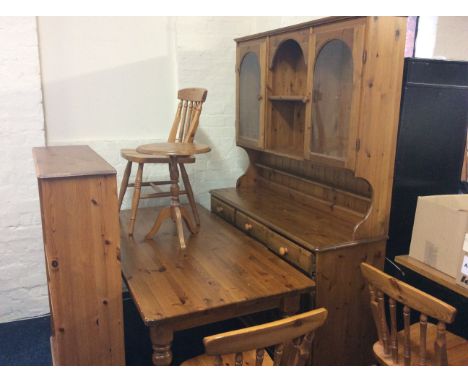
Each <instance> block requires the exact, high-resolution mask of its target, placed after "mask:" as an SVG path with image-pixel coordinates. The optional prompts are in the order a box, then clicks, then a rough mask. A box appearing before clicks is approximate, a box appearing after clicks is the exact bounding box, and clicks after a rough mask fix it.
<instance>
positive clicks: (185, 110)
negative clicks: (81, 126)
mask: <svg viewBox="0 0 468 382" xmlns="http://www.w3.org/2000/svg"><path fill="white" fill-rule="evenodd" d="M207 94H208V91H207V90H206V89H202V88H187V89H180V90H179V91H178V93H177V99H178V100H179V102H178V105H177V111H176V115H175V117H174V121H173V123H172V127H171V130H170V132H169V137H168V139H167V141H168V142H169V143H173V142H182V143H193V140H194V137H195V134H196V132H197V129H198V126H199V122H200V115H201V112H202V106H203V103H204V102H205V100H206V97H207ZM120 153H121V156H122V157H123V158H124V159H126V160H127V165H126V168H125V172H124V175H123V178H122V183H121V186H120V191H119V210H120V208H121V207H122V202H123V199H124V196H125V193H126V191H127V187H134V193H133V199H132V212H131V215H130V221H129V229H128V233H129V235H133V230H134V227H135V221H136V216H137V210H138V204H139V202H140V199H152V198H163V197H170V196H171V193H170V192H161V191H160V190H159V188H158V187H159V186H163V185H170V184H171V183H172V182H171V181H170V180H163V181H146V182H143V167H144V165H145V164H146V163H162V164H167V165H169V157H165V156H155V155H147V154H140V153H139V152H137V151H136V149H122V150H121V151H120ZM194 162H195V158H194V157H179V158H178V164H179V167H180V172H181V175H182V180H183V182H184V187H185V189H184V190H181V191H180V192H179V193H180V194H181V195H187V198H188V200H189V203H190V207H191V209H192V213H193V216H194V219H195V222H196V224H197V226H199V225H200V218H199V216H198V212H197V208H196V205H195V197H194V195H193V190H192V186H191V184H190V180H189V177H188V174H187V171H186V169H185V164H187V163H194ZM133 163H138V170H137V174H136V177H135V181H134V182H133V183H129V179H130V174H131V171H132V164H133ZM144 186H150V187H152V188H153V189H154V191H155V192H153V193H149V194H145V195H141V188H142V187H144Z"/></svg>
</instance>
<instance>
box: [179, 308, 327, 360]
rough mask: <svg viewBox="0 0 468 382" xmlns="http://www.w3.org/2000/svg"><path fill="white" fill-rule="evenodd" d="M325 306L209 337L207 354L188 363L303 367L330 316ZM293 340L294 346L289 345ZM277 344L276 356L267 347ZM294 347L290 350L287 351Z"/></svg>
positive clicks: (206, 341) (206, 344) (206, 343)
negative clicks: (318, 331)
mask: <svg viewBox="0 0 468 382" xmlns="http://www.w3.org/2000/svg"><path fill="white" fill-rule="evenodd" d="M327 314H328V312H327V310H326V309H325V308H319V309H315V310H312V311H309V312H306V313H302V314H297V315H295V316H291V317H288V318H284V319H281V320H278V321H274V322H271V323H267V324H262V325H257V326H253V327H249V328H245V329H239V330H233V331H230V332H226V333H222V334H216V335H213V336H209V337H205V338H204V339H203V343H204V345H205V351H206V353H205V354H203V355H201V356H199V357H195V358H192V359H190V360H188V361H186V362H184V363H183V364H182V365H184V366H208V365H215V366H279V365H284V366H286V365H288V366H292V365H295V366H302V365H305V364H307V363H308V362H309V359H310V352H311V348H312V341H313V338H314V334H315V331H316V330H317V329H318V328H319V327H320V326H322V325H323V324H324V322H325V320H326V319H327ZM291 341H292V347H291V348H289V347H288V346H287V345H286V344H288V343H290V342H291ZM271 346H274V349H275V350H274V355H273V359H271V358H270V356H269V354H268V352H266V351H265V349H266V348H268V347H271ZM286 350H290V351H286Z"/></svg>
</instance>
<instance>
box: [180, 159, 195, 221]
mask: <svg viewBox="0 0 468 382" xmlns="http://www.w3.org/2000/svg"><path fill="white" fill-rule="evenodd" d="M179 166H180V173H181V175H182V180H183V181H184V187H185V191H187V198H188V200H189V203H190V207H192V212H193V217H194V218H195V223H197V226H199V225H200V217H199V216H198V211H197V205H196V204H195V197H194V196H193V190H192V185H191V184H190V179H189V177H188V174H187V170H186V169H185V166H184V164H183V163H179Z"/></svg>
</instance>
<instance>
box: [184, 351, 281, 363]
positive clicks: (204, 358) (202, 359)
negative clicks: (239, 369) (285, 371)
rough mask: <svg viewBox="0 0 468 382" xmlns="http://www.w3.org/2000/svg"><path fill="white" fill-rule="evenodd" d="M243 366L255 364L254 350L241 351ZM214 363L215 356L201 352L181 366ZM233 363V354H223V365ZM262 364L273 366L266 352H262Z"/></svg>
mask: <svg viewBox="0 0 468 382" xmlns="http://www.w3.org/2000/svg"><path fill="white" fill-rule="evenodd" d="M243 356H244V363H243V365H244V366H255V358H256V351H255V350H249V351H247V352H244V353H243ZM213 365H215V357H214V356H211V355H206V354H202V355H199V356H198V357H194V358H191V359H188V360H187V361H185V362H183V363H182V364H181V366H213ZM234 365H235V354H226V355H223V366H234ZM262 366H273V360H272V359H271V357H270V356H269V355H268V352H267V351H265V352H264V356H263V365H262Z"/></svg>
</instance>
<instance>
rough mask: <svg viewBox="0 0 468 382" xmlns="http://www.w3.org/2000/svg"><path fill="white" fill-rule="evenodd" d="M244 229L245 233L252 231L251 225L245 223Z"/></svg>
mask: <svg viewBox="0 0 468 382" xmlns="http://www.w3.org/2000/svg"><path fill="white" fill-rule="evenodd" d="M244 228H245V230H246V231H250V230H251V229H252V224H249V223H245V224H244Z"/></svg>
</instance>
